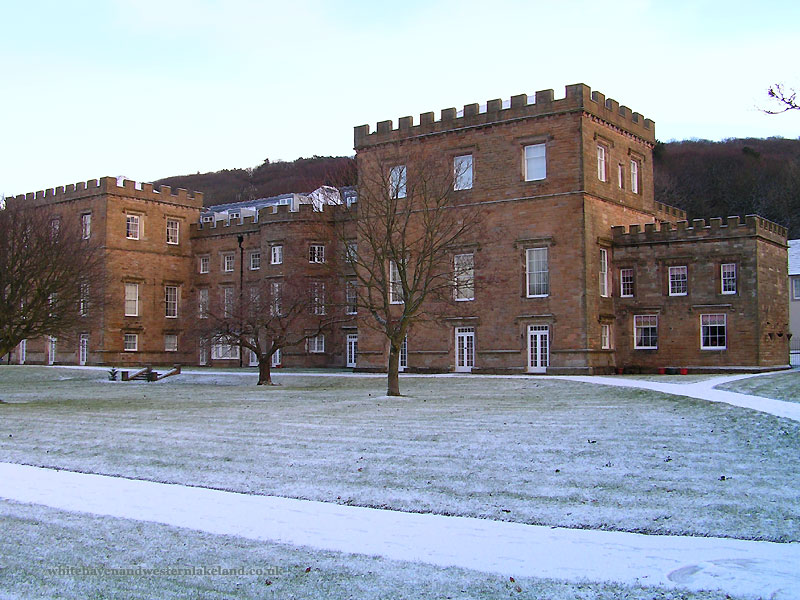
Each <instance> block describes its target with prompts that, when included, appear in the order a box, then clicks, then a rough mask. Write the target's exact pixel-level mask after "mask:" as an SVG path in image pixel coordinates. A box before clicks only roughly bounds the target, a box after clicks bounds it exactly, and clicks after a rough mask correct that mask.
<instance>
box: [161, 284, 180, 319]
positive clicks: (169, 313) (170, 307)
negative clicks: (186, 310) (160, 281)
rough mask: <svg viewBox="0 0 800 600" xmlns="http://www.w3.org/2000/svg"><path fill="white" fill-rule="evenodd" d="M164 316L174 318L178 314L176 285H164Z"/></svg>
mask: <svg viewBox="0 0 800 600" xmlns="http://www.w3.org/2000/svg"><path fill="white" fill-rule="evenodd" d="M164 316H165V317H167V318H169V319H175V318H177V316H178V287H177V286H174V285H167V286H164Z"/></svg>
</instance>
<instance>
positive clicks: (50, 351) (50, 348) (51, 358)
mask: <svg viewBox="0 0 800 600" xmlns="http://www.w3.org/2000/svg"><path fill="white" fill-rule="evenodd" d="M56 341H57V340H56V338H54V337H50V338H48V342H47V364H48V365H52V364H54V363H55V362H56Z"/></svg>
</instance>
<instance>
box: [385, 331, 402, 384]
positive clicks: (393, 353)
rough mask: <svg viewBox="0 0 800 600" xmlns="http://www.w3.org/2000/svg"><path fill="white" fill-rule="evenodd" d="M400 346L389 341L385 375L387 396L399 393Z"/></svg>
mask: <svg viewBox="0 0 800 600" xmlns="http://www.w3.org/2000/svg"><path fill="white" fill-rule="evenodd" d="M399 370H400V346H399V345H395V343H394V342H390V345H389V373H388V377H387V388H386V395H387V396H399V395H400V374H399Z"/></svg>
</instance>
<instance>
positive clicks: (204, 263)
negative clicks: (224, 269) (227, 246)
mask: <svg viewBox="0 0 800 600" xmlns="http://www.w3.org/2000/svg"><path fill="white" fill-rule="evenodd" d="M210 264H211V259H210V258H209V257H208V256H201V257H200V272H201V273H208V270H209V269H208V267H209V265H210Z"/></svg>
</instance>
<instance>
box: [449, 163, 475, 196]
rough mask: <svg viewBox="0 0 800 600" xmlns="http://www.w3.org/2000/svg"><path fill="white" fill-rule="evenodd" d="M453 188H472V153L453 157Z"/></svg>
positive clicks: (457, 189)
mask: <svg viewBox="0 0 800 600" xmlns="http://www.w3.org/2000/svg"><path fill="white" fill-rule="evenodd" d="M453 189H454V190H456V191H459V190H471V189H472V154H462V155H460V156H456V157H454V158H453Z"/></svg>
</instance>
